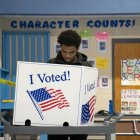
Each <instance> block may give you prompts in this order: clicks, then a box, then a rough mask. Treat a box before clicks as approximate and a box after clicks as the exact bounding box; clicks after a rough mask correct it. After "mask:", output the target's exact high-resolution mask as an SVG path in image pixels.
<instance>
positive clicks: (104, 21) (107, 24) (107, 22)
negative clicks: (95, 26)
mask: <svg viewBox="0 0 140 140" xmlns="http://www.w3.org/2000/svg"><path fill="white" fill-rule="evenodd" d="M103 27H105V28H107V27H109V21H108V20H103Z"/></svg>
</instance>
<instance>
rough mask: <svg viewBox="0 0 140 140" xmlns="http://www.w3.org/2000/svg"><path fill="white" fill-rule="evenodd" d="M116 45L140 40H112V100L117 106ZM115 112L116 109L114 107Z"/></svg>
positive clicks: (139, 41) (139, 39) (139, 40)
mask: <svg viewBox="0 0 140 140" xmlns="http://www.w3.org/2000/svg"><path fill="white" fill-rule="evenodd" d="M116 43H140V38H112V100H113V103H114V104H115V68H114V62H115V53H114V51H115V44H116ZM113 110H114V112H115V107H114V106H113Z"/></svg>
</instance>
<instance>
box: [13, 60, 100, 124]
mask: <svg viewBox="0 0 140 140" xmlns="http://www.w3.org/2000/svg"><path fill="white" fill-rule="evenodd" d="M97 79H98V70H97V69H96V68H92V67H86V66H73V65H60V64H49V63H35V62H22V61H18V63H17V75H16V89H15V101H14V116H13V124H14V125H25V122H26V120H30V121H31V126H63V124H64V123H65V122H67V123H68V124H69V126H84V125H85V126H86V125H93V123H94V107H95V99H96V98H95V91H96V88H97Z"/></svg>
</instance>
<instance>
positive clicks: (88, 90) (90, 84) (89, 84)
mask: <svg viewBox="0 0 140 140" xmlns="http://www.w3.org/2000/svg"><path fill="white" fill-rule="evenodd" d="M94 88H95V81H94V83H88V84H86V85H85V94H86V93H88V92H90V91H91V90H93V89H94Z"/></svg>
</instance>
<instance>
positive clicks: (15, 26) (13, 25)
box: [11, 20, 17, 28]
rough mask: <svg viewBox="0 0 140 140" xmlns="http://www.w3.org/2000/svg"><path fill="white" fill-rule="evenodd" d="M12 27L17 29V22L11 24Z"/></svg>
mask: <svg viewBox="0 0 140 140" xmlns="http://www.w3.org/2000/svg"><path fill="white" fill-rule="evenodd" d="M11 27H13V28H17V21H15V20H14V21H12V22H11Z"/></svg>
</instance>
